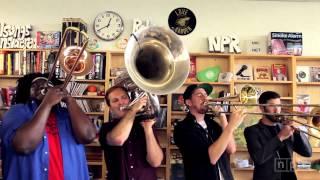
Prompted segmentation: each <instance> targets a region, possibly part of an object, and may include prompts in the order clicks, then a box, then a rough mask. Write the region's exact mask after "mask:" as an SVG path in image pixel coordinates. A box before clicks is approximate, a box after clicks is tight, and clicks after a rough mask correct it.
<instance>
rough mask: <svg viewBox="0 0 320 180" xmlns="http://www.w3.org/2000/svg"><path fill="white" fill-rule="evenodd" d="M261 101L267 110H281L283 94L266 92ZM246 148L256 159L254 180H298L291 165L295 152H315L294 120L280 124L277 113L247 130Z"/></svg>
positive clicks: (307, 155) (308, 153)
mask: <svg viewBox="0 0 320 180" xmlns="http://www.w3.org/2000/svg"><path fill="white" fill-rule="evenodd" d="M259 104H270V106H261V107H260V109H261V111H262V112H265V113H275V114H277V113H280V112H281V107H280V106H275V105H279V104H281V102H280V95H279V94H278V93H276V92H273V91H266V92H264V93H262V94H261V95H260V97H259ZM244 135H245V138H246V141H247V147H248V151H249V154H250V156H251V159H252V160H253V162H254V166H255V168H254V173H253V179H254V180H264V179H265V180H296V179H297V177H296V175H295V173H294V169H293V164H292V162H291V161H292V152H293V151H295V152H297V153H298V154H300V155H302V156H306V157H310V156H311V155H312V149H311V146H310V143H309V141H308V139H307V137H306V136H305V135H304V134H303V133H301V132H299V131H295V130H294V128H293V127H292V121H290V122H283V123H282V124H280V123H279V120H278V118H277V116H276V115H263V116H262V119H261V120H260V122H259V123H258V124H255V125H253V126H250V127H247V128H246V129H245V131H244Z"/></svg>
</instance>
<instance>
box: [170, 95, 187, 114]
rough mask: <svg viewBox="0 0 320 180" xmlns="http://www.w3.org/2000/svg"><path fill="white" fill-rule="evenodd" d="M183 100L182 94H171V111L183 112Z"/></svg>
mask: <svg viewBox="0 0 320 180" xmlns="http://www.w3.org/2000/svg"><path fill="white" fill-rule="evenodd" d="M185 108H186V107H185V105H184V100H183V95H182V94H172V111H184V110H185Z"/></svg>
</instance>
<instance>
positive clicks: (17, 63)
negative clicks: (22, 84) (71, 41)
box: [0, 51, 106, 80]
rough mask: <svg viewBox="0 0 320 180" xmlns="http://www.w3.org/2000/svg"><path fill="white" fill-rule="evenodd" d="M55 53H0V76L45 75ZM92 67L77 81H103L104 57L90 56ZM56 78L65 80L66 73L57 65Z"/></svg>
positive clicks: (100, 55) (49, 68) (99, 55)
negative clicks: (36, 73) (34, 73)
mask: <svg viewBox="0 0 320 180" xmlns="http://www.w3.org/2000/svg"><path fill="white" fill-rule="evenodd" d="M56 54H57V53H56V52H49V51H17V52H12V51H0V75H25V74H29V73H33V72H40V73H47V72H49V71H50V70H51V69H53V68H52V66H53V64H54V60H55V57H56ZM92 61H93V67H92V69H91V71H90V72H89V73H88V74H87V75H83V76H78V77H77V79H99V80H100V79H104V78H105V68H104V67H105V61H106V59H105V56H104V55H103V54H102V53H95V54H93V55H92ZM55 76H56V77H57V78H65V76H66V73H65V72H64V71H63V69H62V68H61V67H60V64H59V63H57V65H56V68H55Z"/></svg>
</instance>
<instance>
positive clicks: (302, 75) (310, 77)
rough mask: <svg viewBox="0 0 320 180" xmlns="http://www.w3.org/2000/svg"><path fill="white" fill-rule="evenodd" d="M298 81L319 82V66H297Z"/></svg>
mask: <svg viewBox="0 0 320 180" xmlns="http://www.w3.org/2000/svg"><path fill="white" fill-rule="evenodd" d="M296 77H297V81H298V82H320V66H297V70H296Z"/></svg>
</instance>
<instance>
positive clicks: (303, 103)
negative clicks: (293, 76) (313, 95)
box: [295, 94, 311, 113]
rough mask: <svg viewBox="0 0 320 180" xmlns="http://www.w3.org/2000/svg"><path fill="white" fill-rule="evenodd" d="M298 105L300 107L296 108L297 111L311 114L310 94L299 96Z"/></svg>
mask: <svg viewBox="0 0 320 180" xmlns="http://www.w3.org/2000/svg"><path fill="white" fill-rule="evenodd" d="M297 104H299V106H297V107H295V111H298V112H303V113H309V112H310V111H311V108H310V107H309V106H307V105H308V104H310V95H309V94H298V95H297Z"/></svg>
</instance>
